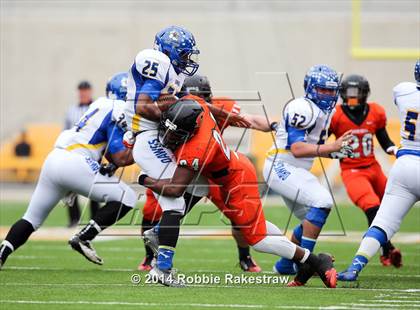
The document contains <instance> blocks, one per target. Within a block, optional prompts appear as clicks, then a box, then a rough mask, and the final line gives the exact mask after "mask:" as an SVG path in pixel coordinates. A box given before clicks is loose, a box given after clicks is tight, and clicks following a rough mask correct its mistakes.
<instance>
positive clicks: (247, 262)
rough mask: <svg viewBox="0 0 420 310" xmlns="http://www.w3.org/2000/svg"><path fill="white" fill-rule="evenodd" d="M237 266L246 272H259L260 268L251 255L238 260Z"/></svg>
mask: <svg viewBox="0 0 420 310" xmlns="http://www.w3.org/2000/svg"><path fill="white" fill-rule="evenodd" d="M239 266H240V267H241V269H242V270H243V271H246V272H261V271H262V269H261V267H260V266H258V264H257V263H256V262H255V261H254V260H253V258H252V257H251V256H247V257H246V258H245V259H242V260H240V261H239Z"/></svg>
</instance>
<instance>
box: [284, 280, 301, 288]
mask: <svg viewBox="0 0 420 310" xmlns="http://www.w3.org/2000/svg"><path fill="white" fill-rule="evenodd" d="M304 285H305V284H304V283H300V282H299V281H298V280H293V281H292V282H289V283H287V287H296V286H304Z"/></svg>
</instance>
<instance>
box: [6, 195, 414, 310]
mask: <svg viewBox="0 0 420 310" xmlns="http://www.w3.org/2000/svg"><path fill="white" fill-rule="evenodd" d="M24 209H25V205H24V204H18V203H4V202H3V203H1V207H0V226H2V227H3V228H4V227H5V226H9V225H10V224H12V223H13V222H14V221H15V220H16V219H17V218H19V217H20V216H21V215H22V214H23V212H24ZM213 210H214V209H213V207H211V206H197V207H196V208H195V210H194V211H193V212H192V214H191V216H190V217H189V218H188V219H187V220H188V221H187V223H186V224H189V227H191V228H197V227H196V225H195V224H196V223H197V222H200V225H199V226H198V228H200V227H201V228H203V227H210V226H211V227H219V226H220V227H221V228H227V227H228V226H225V225H224V224H223V223H222V222H221V221H220V217H219V215H218V214H217V213H214V212H213ZM65 212H66V210H65V209H63V208H61V207H57V208H56V209H55V210H54V211H53V212H52V214H51V216H50V218H49V219H48V220H47V222H46V227H52V226H64V225H65V224H66V217H65ZM339 214H340V216H341V218H342V220H343V225H344V227H345V230H346V231H347V232H353V231H363V230H364V229H365V228H366V221H365V219H364V217H363V214H361V212H359V210H357V209H356V208H354V207H349V206H342V207H340V208H339ZM266 217H267V219H269V220H270V221H272V222H274V223H276V224H277V225H278V226H279V227H280V228H282V229H284V228H285V227H286V225H287V222H288V220H287V218H288V212H287V210H286V209H285V208H284V207H271V208H266ZM198 219H201V220H198ZM138 221H139V220H138V219H137V218H136V217H133V219H131V218H130V216H128V218H127V220H125V222H123V224H124V223H125V224H129V223H130V222H134V223H135V222H138ZM294 224H295V222H294V221H292V223H290V224H289V226H290V227H293V226H294ZM123 226H124V225H123ZM126 226H128V225H126ZM120 227H122V226H120ZM419 227H420V209H419V208H414V209H412V210H411V211H410V213H409V214H408V216H407V219H406V221H405V222H404V224H403V226H402V229H401V231H402V232H405V233H417V234H418V233H419ZM326 230H328V231H334V232H335V233H337V232H340V231H341V232H342V230H341V224H340V221H339V219H338V214H337V212H336V211H333V213H332V214H331V216H330V219H329V223H328V225H327V226H326ZM337 235H338V236H337V237H335V238H336V241H331V240H329V241H324V242H323V241H322V239H321V241H320V242H319V244H318V245H317V247H316V252H319V251H327V252H330V253H333V254H334V255H335V257H336V267H337V269H338V270H339V271H340V270H342V269H344V268H345V267H346V266H347V264H348V263H349V261H350V259H351V258H352V256H353V254H354V252H355V250H356V249H357V247H358V243H356V241H357V240H354V242H345V241H349V238H350V237H346V236H339V235H340V234H337ZM417 240H418V238H417ZM95 246H96V248H97V251H98V253H99V254H100V255H101V256H102V257H103V259H104V261H105V264H104V265H103V266H96V265H93V264H91V263H89V262H88V261H87V260H85V259H84V258H82V257H81V256H80V255H78V254H77V253H75V252H73V251H71V250H70V249H69V247H68V246H67V244H66V242H65V241H64V240H63V241H38V240H37V241H35V240H32V241H29V242H28V243H27V244H26V245H24V246H23V247H22V248H21V249H19V250H18V251H17V252H16V253H14V254H12V256H10V258H9V260H8V261H7V264H6V266H5V267H4V269H3V270H2V271H1V272H0V287H1V288H0V292H1V294H0V308H1V309H27V308H30V309H57V308H60V309H70V308H71V309H74V308H78V309H86V308H88V307H89V309H110V308H115V309H120V308H134V307H137V308H141V309H202V308H215V309H232V308H238V309H254V308H255V309H276V308H278V309H293V308H295V309H318V308H319V307H328V309H345V308H354V309H381V308H382V309H389V308H393V307H399V308H407V309H413V308H420V264H419V259H420V244H419V243H406V242H404V243H401V244H398V243H397V246H398V247H400V248H401V250H402V252H403V254H404V266H403V268H401V269H398V270H397V269H395V268H393V267H387V268H384V267H382V266H380V265H379V261H378V258H377V257H375V258H373V260H372V262H371V263H370V265H369V266H368V267H367V268H366V270H365V271H364V272H363V273H362V275H361V276H360V281H359V287H358V288H349V287H343V285H342V284H340V283H339V285H338V286H339V287H338V288H337V289H335V290H328V289H324V288H323V286H322V283H321V282H320V280H319V279H312V280H311V281H310V283H309V284H308V285H307V287H305V288H285V287H284V285H282V284H272V283H269V284H236V283H231V282H225V281H224V280H225V274H227V273H228V274H233V275H241V274H242V273H241V272H240V271H239V267H237V258H236V256H237V254H236V249H235V244H234V242H233V240H232V239H230V238H226V239H209V238H206V239H202V238H188V239H187V238H181V239H180V241H179V245H178V248H177V254H176V260H175V266H176V268H178V270H179V272H181V273H184V274H186V275H187V276H194V275H202V274H206V275H208V276H210V275H213V279H214V278H215V277H216V276H219V277H220V278H221V284H191V285H189V287H188V288H184V289H176V288H166V287H161V286H157V285H145V284H144V283H143V282H144V280H145V275H146V274H145V273H140V272H138V271H136V267H137V264H138V262H139V260H140V259H141V258H142V256H143V254H144V251H143V247H142V243H141V241H139V240H138V238H136V237H126V238H122V239H117V240H110V241H104V240H102V241H101V239H100V238H98V240H97V242H96V243H95ZM253 253H254V254H255V258H256V259H257V261H258V263H259V264H260V265H261V267H262V268H263V269H264V271H265V273H264V274H265V275H266V276H267V277H268V276H271V275H272V274H271V268H272V265H273V263H274V261H275V257H273V256H270V255H268V254H260V253H255V252H253ZM133 274H134V275H136V274H138V275H140V276H141V278H142V280H143V281H142V282H141V283H140V284H132V282H131V278H132V276H133ZM247 276H248V274H247ZM253 276H255V274H254V275H253ZM134 277H136V276H134Z"/></svg>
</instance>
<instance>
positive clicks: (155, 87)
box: [139, 79, 164, 101]
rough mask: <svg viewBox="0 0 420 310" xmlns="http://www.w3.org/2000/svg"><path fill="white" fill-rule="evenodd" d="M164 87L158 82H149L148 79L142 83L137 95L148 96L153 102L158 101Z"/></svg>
mask: <svg viewBox="0 0 420 310" xmlns="http://www.w3.org/2000/svg"><path fill="white" fill-rule="evenodd" d="M163 87H164V85H163V83H162V82H161V81H159V80H151V79H148V80H146V81H145V82H144V84H143V86H142V87H141V89H140V91H139V94H146V95H148V96H149V97H150V98H151V99H152V100H153V101H156V100H158V98H159V96H160V92H161V90H162V89H163Z"/></svg>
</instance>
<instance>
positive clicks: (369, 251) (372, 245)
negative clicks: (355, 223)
mask: <svg viewBox="0 0 420 310" xmlns="http://www.w3.org/2000/svg"><path fill="white" fill-rule="evenodd" d="M380 247H381V244H380V243H379V241H378V240H376V239H375V238H371V237H366V238H363V240H362V243H360V247H359V250H357V253H356V255H363V256H365V257H366V258H368V259H370V258H371V257H373V256H374V255H375V254H376V253H377V252H378V251H379V248H380Z"/></svg>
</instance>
